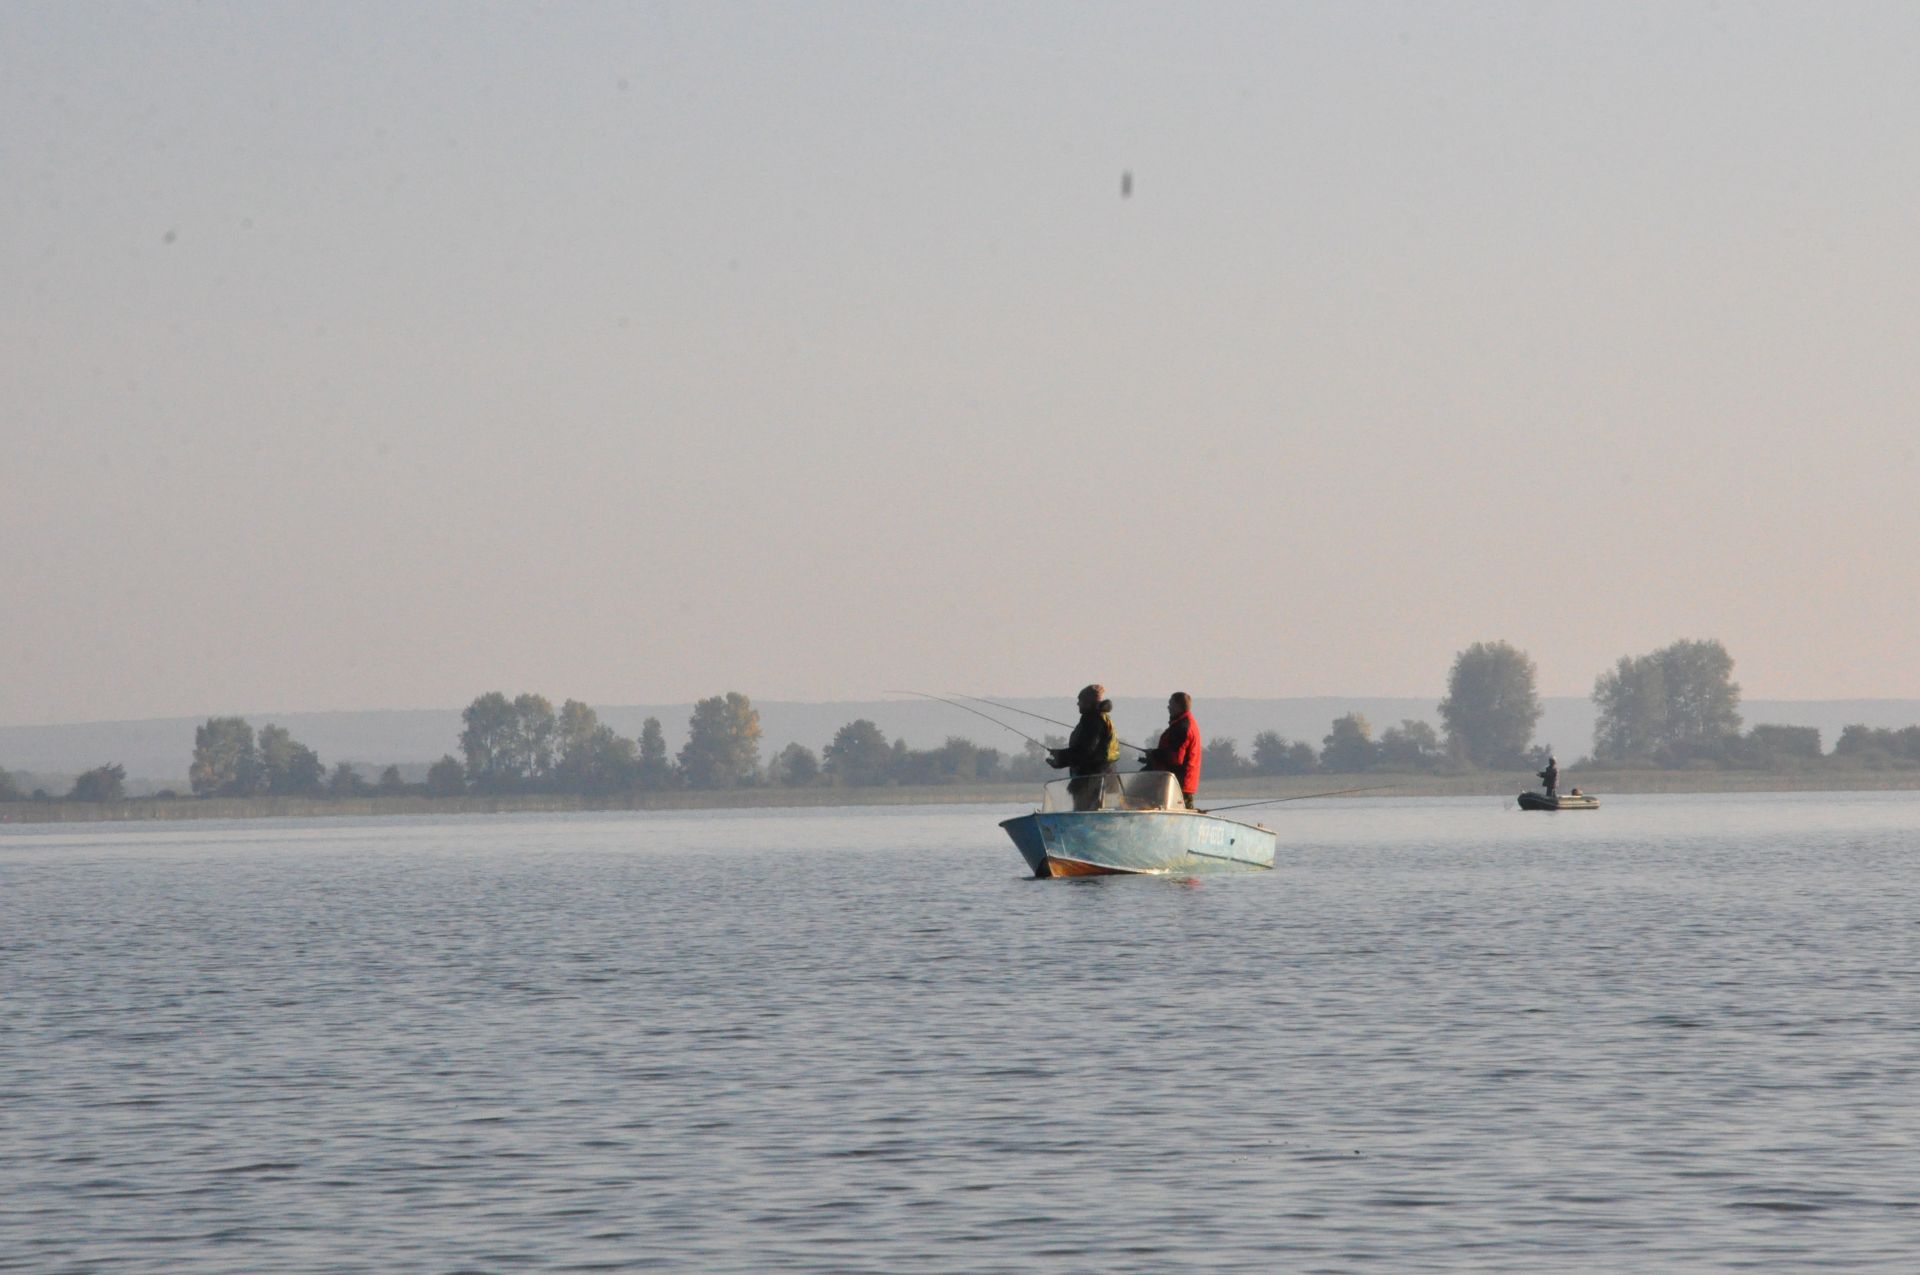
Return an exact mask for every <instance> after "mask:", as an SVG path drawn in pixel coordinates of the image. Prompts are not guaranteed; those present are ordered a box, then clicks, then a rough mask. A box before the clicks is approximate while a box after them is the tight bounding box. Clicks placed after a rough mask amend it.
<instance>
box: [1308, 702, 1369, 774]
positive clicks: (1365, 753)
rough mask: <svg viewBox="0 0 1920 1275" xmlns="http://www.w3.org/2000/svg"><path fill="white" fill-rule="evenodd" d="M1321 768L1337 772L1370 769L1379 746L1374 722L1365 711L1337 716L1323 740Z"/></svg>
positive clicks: (1356, 771) (1355, 772) (1354, 771)
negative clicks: (1376, 745) (1374, 738)
mask: <svg viewBox="0 0 1920 1275" xmlns="http://www.w3.org/2000/svg"><path fill="white" fill-rule="evenodd" d="M1321 743H1322V745H1323V747H1322V748H1321V750H1320V769H1322V770H1326V771H1331V772H1333V773H1334V774H1336V775H1351V774H1358V773H1359V772H1360V771H1363V770H1368V769H1371V768H1372V766H1373V763H1374V759H1375V755H1376V750H1375V746H1374V742H1373V725H1372V723H1370V722H1368V721H1367V718H1366V715H1365V714H1364V713H1348V714H1347V715H1346V716H1345V717H1340V718H1336V719H1335V720H1334V723H1333V729H1332V730H1331V731H1330V732H1328V734H1327V737H1326V738H1325V739H1324V740H1322V741H1321Z"/></svg>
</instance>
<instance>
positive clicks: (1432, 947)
mask: <svg viewBox="0 0 1920 1275" xmlns="http://www.w3.org/2000/svg"><path fill="white" fill-rule="evenodd" d="M1011 813H1015V812H1014V811H1012V810H1010V809H999V808H993V807H980V806H962V807H941V808H917V809H888V808H869V809H843V810H794V811H751V812H703V813H673V814H609V815H590V816H541V817H485V818H461V819H408V820H366V821H347V820H339V821H331V820H329V821H312V822H297V821H262V822H249V823H228V824H217V825H209V824H166V825H158V824H148V825H136V826H84V827H74V826H65V827H48V828H20V827H7V828H0V993H3V995H4V1000H0V1270H6V1271H29V1270H30V1271H33V1272H36V1273H41V1272H82V1271H84V1272H136V1271H138V1272H149V1271H150V1272H180V1271H190V1272H236V1273H238V1272H247V1273H250V1275H253V1273H260V1272H274V1271H369V1272H371V1271H381V1272H393V1271H433V1272H452V1271H487V1272H492V1271H515V1270H539V1271H620V1270H636V1271H637V1270H686V1271H701V1272H733V1271H740V1272H745V1271H763V1270H783V1271H820V1272H829V1271H831V1272H842V1271H885V1272H893V1271H967V1272H976V1271H1020V1272H1030V1271H1062V1272H1065V1271H1155V1272H1158V1271H1196V1272H1197V1271H1208V1272H1212V1271H1260V1272H1271V1271H1302V1272H1308V1271H1330V1272H1331V1271H1339V1272H1347V1271H1383V1272H1384V1271H1392V1272H1410V1271H1475V1272H1480V1271H1516V1272H1542V1271H1579V1272H1593V1271H1621V1272H1629V1271H1631V1272H1646V1271H1693V1270H1700V1271H1707V1270H1741V1269H1747V1270H1751V1269H1764V1270H1769V1271H1804V1270H1815V1269H1830V1270H1843V1271H1866V1270H1888V1271H1902V1272H1911V1271H1914V1270H1920V796H1916V795H1915V794H1907V793H1893V794H1879V793H1876V794H1859V795H1853V794H1841V795H1833V794H1823V795H1780V796H1737V797H1653V796H1649V797H1624V796H1623V797H1616V798H1611V799H1608V800H1607V802H1606V806H1605V808H1604V809H1602V810H1601V811H1599V812H1598V813H1596V814H1562V815H1543V814H1522V813H1520V812H1518V811H1517V810H1515V809H1513V808H1512V807H1511V804H1510V803H1509V804H1507V805H1506V806H1504V807H1503V805H1502V804H1501V803H1500V802H1499V801H1496V800H1492V799H1479V798H1475V799H1432V800H1406V801H1380V800H1371V801H1369V800H1344V801H1329V802H1321V803H1313V802H1307V803H1300V804H1295V805H1287V806H1280V807H1276V808H1273V809H1271V810H1270V811H1268V812H1265V813H1264V814H1262V815H1261V816H1260V817H1262V818H1264V819H1265V820H1266V822H1267V823H1268V824H1269V825H1270V826H1273V827H1275V828H1277V829H1278V830H1279V832H1280V834H1281V835H1280V840H1281V849H1280V854H1279V859H1278V867H1277V868H1276V870H1275V871H1273V872H1270V873H1261V874H1247V875H1219V876H1214V875H1210V876H1205V877H1201V878H1197V879H1195V880H1191V881H1184V882H1183V881H1172V880H1160V879H1145V878H1132V879H1114V878H1108V879H1094V880H1080V881H1033V880H1030V879H1027V878H1026V877H1025V875H1024V869H1023V868H1022V866H1021V864H1020V861H1019V858H1018V856H1017V855H1016V854H1015V853H1014V851H1013V848H1012V847H1011V845H1010V844H1008V843H1007V842H1006V840H1005V837H1004V836H1003V834H1002V833H1001V832H1000V831H999V829H998V828H996V827H995V826H994V825H995V823H996V821H997V820H998V819H1000V818H1003V817H1005V816H1007V815H1008V814H1011Z"/></svg>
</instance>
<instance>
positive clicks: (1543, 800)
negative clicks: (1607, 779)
mask: <svg viewBox="0 0 1920 1275" xmlns="http://www.w3.org/2000/svg"><path fill="white" fill-rule="evenodd" d="M1520 809H1522V810H1598V809H1600V799H1599V798H1597V797H1589V796H1587V795H1586V794H1585V793H1582V794H1581V795H1580V796H1578V797H1574V796H1565V797H1549V796H1547V795H1546V794H1545V793H1539V792H1523V793H1521V794H1520Z"/></svg>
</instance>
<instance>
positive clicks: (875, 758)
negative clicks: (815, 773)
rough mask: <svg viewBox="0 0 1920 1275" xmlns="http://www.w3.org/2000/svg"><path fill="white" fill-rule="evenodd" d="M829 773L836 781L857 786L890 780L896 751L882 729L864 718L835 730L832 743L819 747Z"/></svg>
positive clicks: (869, 785) (871, 785)
mask: <svg viewBox="0 0 1920 1275" xmlns="http://www.w3.org/2000/svg"><path fill="white" fill-rule="evenodd" d="M820 753H821V760H822V763H823V766H824V769H825V770H826V772H827V773H828V774H829V775H831V776H833V780H834V782H835V783H837V784H846V785H848V786H850V787H854V788H863V787H873V786H875V785H878V784H884V783H886V782H887V777H888V773H889V772H890V771H891V770H892V768H893V753H892V751H891V750H889V749H888V747H887V737H886V736H885V735H883V734H881V733H880V728H879V727H878V726H875V725H874V724H873V723H872V722H870V721H868V720H867V719H866V718H864V717H862V718H860V719H859V720H857V721H851V722H848V723H847V724H846V725H845V726H842V727H841V728H840V729H839V730H837V731H835V732H834V733H833V742H832V743H830V744H828V745H827V746H826V747H825V748H823V749H821V750H820Z"/></svg>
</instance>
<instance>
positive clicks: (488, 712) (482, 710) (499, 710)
mask: <svg viewBox="0 0 1920 1275" xmlns="http://www.w3.org/2000/svg"><path fill="white" fill-rule="evenodd" d="M460 720H461V721H462V722H463V723H465V726H466V729H464V730H462V731H461V732H460V751H461V752H462V753H464V754H465V755H466V759H467V781H468V782H469V783H471V784H472V785H473V786H474V787H475V788H477V789H479V790H481V791H482V792H497V791H499V790H501V789H503V788H507V787H510V786H511V785H512V784H513V781H514V779H515V778H516V776H515V772H514V769H513V749H514V737H515V731H516V728H517V725H518V721H519V718H518V716H517V714H515V712H514V709H513V702H512V701H511V700H509V699H508V698H507V697H506V696H505V695H502V694H501V693H500V692H499V691H488V692H487V693H486V694H485V695H481V696H479V697H477V698H476V699H475V700H474V701H473V703H471V704H469V705H467V707H466V710H465V711H464V712H462V713H461V714H460Z"/></svg>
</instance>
